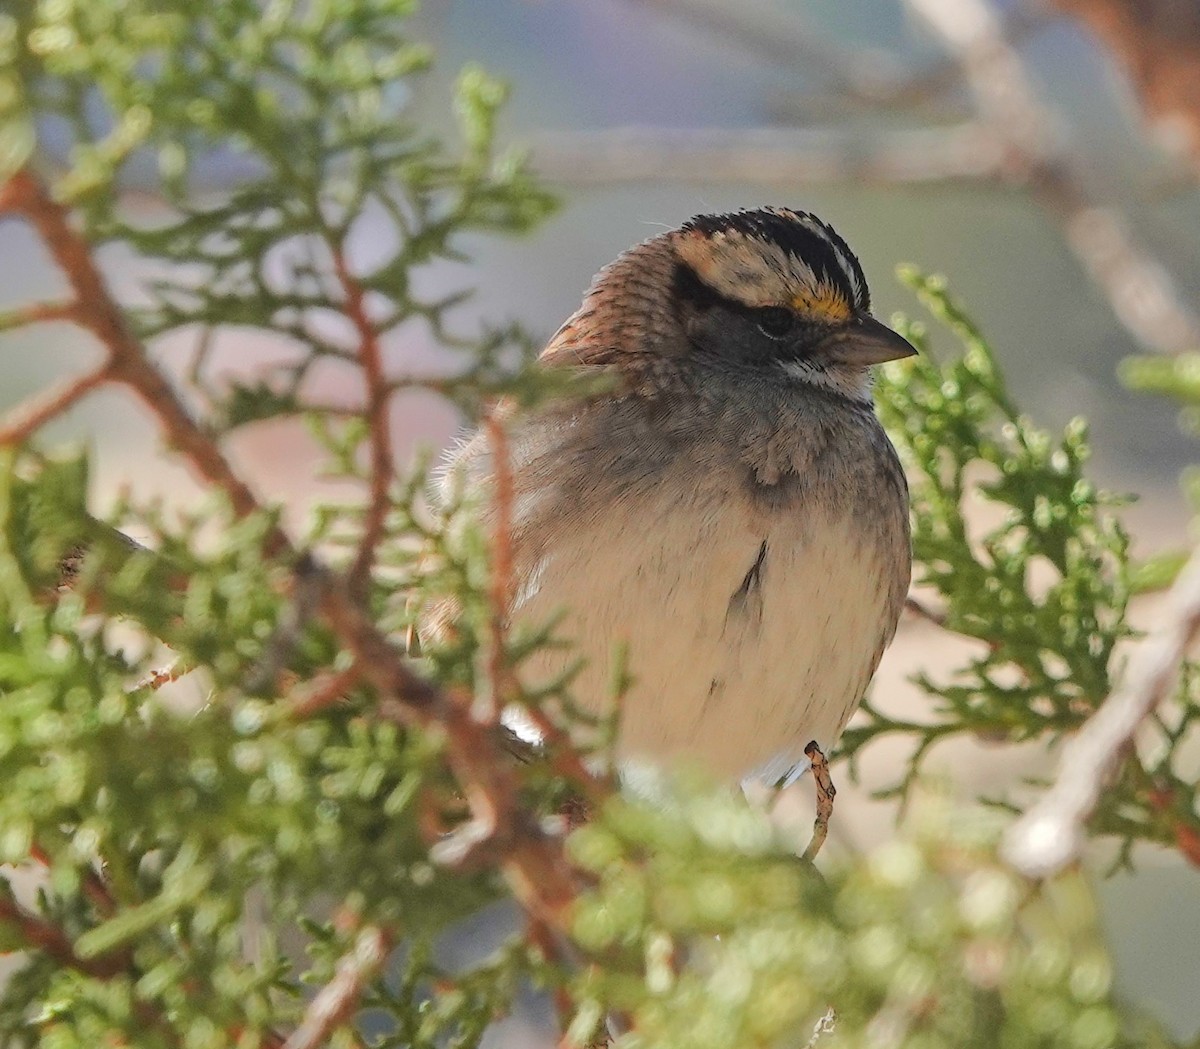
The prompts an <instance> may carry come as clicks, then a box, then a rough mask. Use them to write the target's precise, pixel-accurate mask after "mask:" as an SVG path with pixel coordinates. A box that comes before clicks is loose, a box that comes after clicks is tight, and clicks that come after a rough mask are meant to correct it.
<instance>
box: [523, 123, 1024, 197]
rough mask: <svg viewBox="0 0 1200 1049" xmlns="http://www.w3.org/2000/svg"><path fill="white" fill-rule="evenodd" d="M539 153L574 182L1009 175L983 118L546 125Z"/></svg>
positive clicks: (871, 181) (551, 173) (556, 173)
mask: <svg viewBox="0 0 1200 1049" xmlns="http://www.w3.org/2000/svg"><path fill="white" fill-rule="evenodd" d="M533 155H534V159H535V162H536V165H537V168H538V171H539V172H540V173H541V174H542V175H544V176H545V177H546V178H550V179H554V180H555V181H558V182H566V183H569V184H572V185H595V184H605V183H610V182H638V181H657V180H661V179H670V180H672V181H676V182H692V181H699V182H750V183H753V184H757V185H771V186H782V185H794V184H796V183H797V182H834V183H842V182H846V181H853V182H856V183H860V184H865V185H885V186H893V185H908V184H926V183H930V182H947V181H956V180H979V179H995V178H998V177H999V176H1000V173H1001V171H1002V167H1003V161H1004V150H1003V148H1002V143H1001V141H1000V139H998V138H997V136H996V135H995V134H993V133H992V132H991V131H989V130H987V129H985V128H983V127H981V126H980V125H979V124H976V123H969V124H963V125H959V126H957V127H948V128H929V129H910V130H904V131H889V132H884V133H879V134H875V135H873V136H872V138H871V139H870V140H869V141H868V140H866V139H864V137H863V136H861V135H857V134H854V133H851V132H845V131H840V130H835V129H823V130H805V131H799V130H781V129H779V128H749V129H739V130H725V129H722V130H707V129H704V130H680V129H674V128H617V129H614V130H609V131H589V132H554V133H544V134H541V135H539V136H537V137H535V139H534V144H533Z"/></svg>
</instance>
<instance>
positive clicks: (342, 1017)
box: [283, 926, 390, 1049]
mask: <svg viewBox="0 0 1200 1049" xmlns="http://www.w3.org/2000/svg"><path fill="white" fill-rule="evenodd" d="M389 949H390V944H389V940H388V937H387V935H386V934H385V933H384V932H383V930H382V929H379V928H377V927H375V926H368V927H367V928H365V929H363V930H362V932H360V933H359V934H358V938H357V940H356V941H355V943H354V949H353V950H352V951H350V953H348V954H346V955H345V956H344V957H343V958H342V959H341V960H340V961H339V962H338V963H337V970H336V972H335V974H334V977H333V979H332V980H330V981H329V983H327V984H326V985H325V986H324V987H322V988H321V989H320V990H319V991H318V992H317V994H316V997H315V998H313V1000H312V1001H311V1002H310V1003H309V1006H308V1008H307V1009H306V1010H305V1011H304V1018H303V1019H302V1020H301V1021H300V1026H299V1027H297V1028H296V1029H295V1030H294V1031H293V1032H292V1033H291V1034H290V1035H289V1036H288V1040H287V1041H286V1042H284V1043H283V1049H317V1047H318V1046H320V1045H324V1044H325V1040H326V1039H327V1038H328V1037H329V1036H330V1035H331V1034H332V1033H333V1032H334V1031H335V1030H336V1029H337V1028H338V1027H339V1026H340V1025H342V1024H344V1023H345V1022H346V1021H347V1020H349V1019H350V1018H351V1016H352V1015H353V1013H354V1010H355V1008H356V1007H357V1005H358V1002H359V999H360V998H361V997H362V994H363V991H364V989H365V988H366V985H367V984H368V983H369V982H370V981H371V979H372V978H373V977H374V976H375V974H376V973H378V972H379V970H380V969H381V968H382V967H383V963H384V962H385V961H386V960H387V956H388V950H389Z"/></svg>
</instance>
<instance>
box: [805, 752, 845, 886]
mask: <svg viewBox="0 0 1200 1049" xmlns="http://www.w3.org/2000/svg"><path fill="white" fill-rule="evenodd" d="M804 754H805V756H806V757H807V758H808V760H809V761H811V762H812V774H813V782H815V783H816V785H817V818H816V819H815V820H814V821H813V834H812V840H811V841H810V842H809V843H808V848H806V849H805V850H804V855H803V856H802V857H801V858H802V859H805V860H808V861H810V862H811V861H812V860H814V859H816V856H817V853H818V852H820V851H821V846H822V845H824V844H825V839H826V838H827V837H828V836H829V819H830V817H831V816H832V815H833V799H834V798H835V797H837V788H836V787H835V786H834V785H833V777H832V776H830V774H829V762H828V761H827V760H826V758H825V755H824V754H823V753H822V751H821V748H820V747H818V746H817V741H816V740H813V741H812V742H811V743H810V744H809V745H808V746H807V747H805V748H804Z"/></svg>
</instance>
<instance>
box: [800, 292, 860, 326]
mask: <svg viewBox="0 0 1200 1049" xmlns="http://www.w3.org/2000/svg"><path fill="white" fill-rule="evenodd" d="M792 309H794V310H796V311H797V312H798V313H804V314H807V315H808V316H810V317H813V318H815V319H817V320H822V321H846V320H849V319H850V315H851V313H853V310H851V309H850V303H848V302H847V301H846V297H845V296H844V295H843V294H842V293H841V292H840V291H839V290H838V289H837V288H833V287H830V286H829V285H828V284H821V285H818V286H817V287H816V288H813V289H811V290H810V289H807V288H806V289H804V290H803V291H801V292H799V293H798V294H797V295H794V296H793V297H792Z"/></svg>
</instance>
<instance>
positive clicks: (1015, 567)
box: [842, 269, 1129, 784]
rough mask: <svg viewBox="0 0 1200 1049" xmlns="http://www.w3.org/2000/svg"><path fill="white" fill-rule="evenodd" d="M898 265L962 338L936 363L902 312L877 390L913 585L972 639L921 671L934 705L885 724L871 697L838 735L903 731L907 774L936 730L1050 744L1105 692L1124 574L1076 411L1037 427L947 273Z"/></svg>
mask: <svg viewBox="0 0 1200 1049" xmlns="http://www.w3.org/2000/svg"><path fill="white" fill-rule="evenodd" d="M900 275H901V279H902V280H903V281H904V282H905V283H906V284H908V285H909V287H911V288H912V289H913V290H914V291H915V292H916V294H917V296H918V298H919V299H920V300H921V303H922V305H924V306H925V307H926V308H927V309H928V310H929V311H930V313H931V314H932V315H933V316H934V318H935V319H937V320H938V321H940V322H941V323H943V324H944V325H946V326H947V327H948V328H949V329H950V331H951V332H952V333H953V334H954V335H955V337H956V338H957V339H958V340H959V341H960V342H961V344H962V346H963V352H962V353H961V355H958V356H955V357H953V358H951V359H949V360H947V361H945V362H939V361H938V360H937V359H936V358H935V357H934V356H933V355H932V354H931V352H930V347H929V340H928V338H927V337H926V333H925V329H924V326H923V325H921V324H920V323H919V322H914V321H909V320H907V319H904V318H901V319H900V321H899V325H898V326H899V328H900V330H901V331H903V332H904V333H905V334H906V335H907V336H908V337H909V338H910V339H911V340H912V341H913V342H914V343H915V344H917V345H918V346H919V347H920V348H921V349H922V351H923V352H922V354H921V356H920V357H918V358H916V359H915V360H914V361H913V362H911V363H909V362H906V363H905V366H904V367H903V368H893V369H891V370H887V371H885V373H884V375H883V377H882V378H881V380H880V383H879V385H878V388H877V400H878V404H879V413H880V416H881V418H882V419H883V421H884V424H885V425H886V426H887V428H888V430H889V433H890V434H891V436H892V439H893V441H894V443H895V444H896V447H897V450H898V451H899V453H900V456H901V458H902V460H903V462H904V466H905V470H906V473H907V474H908V478H909V485H910V488H911V494H912V515H913V560H914V581H915V582H916V583H917V584H919V586H920V587H921V588H922V591H921V592H922V593H925V594H928V595H930V596H929V597H928V600H929V601H930V602H931V603H932V604H933V605H934V606H935V610H934V612H933V614H934V615H935V616H936V617H937V618H939V620H940V621H942V622H943V624H944V626H945V627H946V629H948V630H951V631H954V632H956V633H958V634H961V635H963V636H965V637H969V638H973V639H976V640H977V641H979V642H980V647H979V650H978V654H977V655H974V656H973V657H971V658H970V659H969V660H968V661H967V663H966V664H965V665H964V666H963V667H961V668H960V669H959V670H958V671H957V672H956V673H955V674H953V675H952V676H951V677H950V678H949V680H945V681H937V680H933V679H931V678H930V677H929V676H928V675H924V674H922V675H920V676H919V677H918V681H919V683H920V685H921V686H922V688H923V689H924V690H925V691H926V692H927V693H929V694H930V695H931V696H933V697H935V699H936V700H937V701H938V703H937V707H936V711H935V713H936V717H935V718H934V719H933V720H932V721H930V722H929V723H910V722H907V721H901V720H897V719H894V718H892V717H890V716H888V715H887V714H886V713H885V712H884V711H883V710H882V709H880V707H879V706H878V705H876V704H875V703H873V702H868V703H866V704H864V711H865V714H866V719H865V721H864V722H863V723H861V724H859V725H856V726H854V727H852V728H851V729H850V730H849V731H848V732H847V733H846V735H845V736H844V737H843V742H842V753H843V754H846V755H849V756H851V757H856V756H857V755H858V754H859V753H860V752H861V750H862V748H863V747H864V746H865V745H866V744H867V743H868V742H870V741H871V740H872V739H875V738H878V737H879V736H881V735H886V734H889V733H901V734H905V735H908V736H910V737H911V738H913V740H914V741H915V742H916V743H917V754H916V758H917V759H918V760H917V761H915V762H914V764H913V767H912V769H911V770H910V774H909V776H907V777H906V779H905V783H906V784H907V783H908V782H910V781H911V778H912V775H913V774H915V771H916V768H917V766H918V764H919V759H920V758H921V757H922V756H923V754H924V753H925V751H926V750H927V749H928V747H929V746H931V745H932V744H933V743H934V742H936V741H937V740H939V739H943V738H945V737H947V736H950V735H954V734H960V733H971V734H976V735H980V736H983V737H986V738H989V739H997V738H999V739H1006V740H1011V741H1019V740H1024V739H1032V738H1038V737H1043V736H1044V737H1047V738H1049V739H1052V740H1053V739H1057V738H1058V737H1059V736H1061V735H1062V734H1063V733H1064V732H1069V731H1070V730H1072V729H1073V728H1075V727H1077V726H1078V725H1079V724H1080V723H1082V721H1083V720H1084V719H1085V718H1086V717H1087V716H1088V715H1089V714H1090V713H1091V712H1092V711H1093V710H1094V709H1095V707H1096V705H1097V704H1098V703H1099V702H1100V701H1101V700H1102V699H1103V698H1104V697H1105V696H1106V695H1107V694H1108V692H1109V690H1110V687H1111V684H1112V677H1111V675H1112V673H1113V671H1114V669H1115V668H1114V666H1113V653H1114V649H1115V646H1116V645H1117V643H1118V642H1119V641H1120V640H1121V639H1122V638H1124V637H1126V636H1127V635H1128V633H1129V628H1128V626H1127V624H1126V620H1125V612H1126V605H1127V602H1128V598H1129V580H1128V541H1127V538H1126V536H1125V533H1124V532H1123V530H1122V529H1121V526H1120V523H1119V521H1118V520H1117V518H1116V515H1115V513H1114V507H1115V506H1116V505H1117V502H1118V501H1117V500H1116V499H1114V497H1112V496H1111V495H1108V494H1107V493H1104V492H1100V491H1098V490H1097V489H1096V488H1095V486H1094V485H1093V484H1092V482H1091V481H1090V480H1089V478H1088V477H1087V474H1086V470H1085V468H1086V464H1087V460H1088V456H1089V450H1088V443H1087V428H1086V425H1085V424H1084V422H1083V421H1082V420H1081V419H1075V420H1072V421H1071V422H1070V423H1069V424H1068V425H1067V426H1066V427H1065V429H1064V430H1063V432H1062V434H1061V435H1059V436H1057V437H1055V436H1052V435H1051V434H1050V433H1048V432H1047V431H1045V430H1042V429H1040V428H1038V427H1037V426H1035V425H1034V424H1033V422H1032V421H1031V420H1029V419H1028V418H1027V417H1026V416H1023V415H1022V414H1021V413H1020V412H1019V411H1018V410H1017V408H1016V406H1015V405H1014V403H1013V401H1012V398H1011V396H1010V395H1009V393H1008V390H1007V388H1006V386H1005V384H1004V379H1003V377H1002V375H1001V372H1000V369H999V366H998V363H997V361H996V358H995V355H994V354H993V352H992V350H991V348H990V347H989V346H988V344H987V342H986V341H985V340H984V338H983V337H982V335H981V334H980V332H979V331H978V329H977V328H976V327H975V326H974V324H973V323H972V322H971V321H970V319H969V318H968V317H967V315H966V314H965V313H964V312H963V310H962V309H961V307H959V306H958V304H957V303H956V302H955V301H954V300H953V299H952V298H950V296H949V295H948V293H947V291H946V287H945V284H944V282H943V281H941V279H939V278H936V277H929V276H926V275H924V274H921V273H919V272H917V271H915V270H912V269H903V270H901V271H900ZM980 496H982V505H981V504H980V503H979V502H975V503H974V504H972V500H975V499H977V498H978V497H980ZM997 512H998V513H999V515H1000V520H999V522H998V523H995V524H992V523H991V521H992V520H993V518H994V517H995V516H996V513H997Z"/></svg>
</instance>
